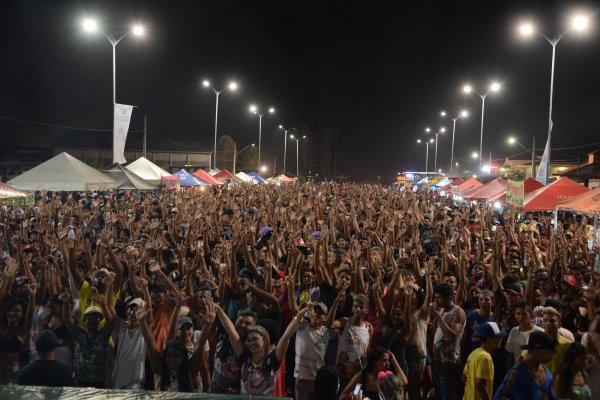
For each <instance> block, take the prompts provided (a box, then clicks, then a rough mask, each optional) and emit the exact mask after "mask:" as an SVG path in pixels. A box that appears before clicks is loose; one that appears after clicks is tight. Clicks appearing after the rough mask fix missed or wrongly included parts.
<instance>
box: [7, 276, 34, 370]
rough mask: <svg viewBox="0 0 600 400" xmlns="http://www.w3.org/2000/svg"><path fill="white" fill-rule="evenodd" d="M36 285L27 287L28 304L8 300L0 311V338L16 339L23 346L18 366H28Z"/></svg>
mask: <svg viewBox="0 0 600 400" xmlns="http://www.w3.org/2000/svg"><path fill="white" fill-rule="evenodd" d="M35 293H36V285H33V284H32V285H30V286H29V294H30V295H29V304H27V303H26V302H25V301H24V300H21V299H11V300H9V301H8V302H7V303H6V304H5V306H4V308H3V309H2V317H1V319H0V336H1V337H2V338H4V339H10V338H16V339H18V340H19V342H21V344H22V345H23V346H22V348H21V351H20V352H19V366H20V367H21V368H23V367H25V366H26V365H27V364H29V361H30V357H31V351H30V346H29V339H30V337H31V325H32V323H33V311H34V308H35Z"/></svg>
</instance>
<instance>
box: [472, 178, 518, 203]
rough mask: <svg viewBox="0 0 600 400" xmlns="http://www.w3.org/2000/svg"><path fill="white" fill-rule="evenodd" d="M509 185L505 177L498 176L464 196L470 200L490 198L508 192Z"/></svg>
mask: <svg viewBox="0 0 600 400" xmlns="http://www.w3.org/2000/svg"><path fill="white" fill-rule="evenodd" d="M507 185H508V184H507V183H506V180H504V178H496V179H494V180H493V181H490V182H488V183H486V184H485V185H483V186H482V187H480V188H478V189H475V190H473V191H471V192H469V193H467V194H465V195H464V196H463V197H464V198H465V199H469V200H488V199H489V198H490V197H496V196H498V195H499V194H500V193H506V188H507Z"/></svg>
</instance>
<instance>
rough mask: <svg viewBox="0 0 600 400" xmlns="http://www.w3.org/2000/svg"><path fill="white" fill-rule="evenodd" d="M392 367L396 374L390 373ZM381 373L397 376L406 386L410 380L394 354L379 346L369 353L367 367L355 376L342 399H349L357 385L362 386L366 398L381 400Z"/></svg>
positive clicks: (341, 395)
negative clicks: (378, 399) (379, 399)
mask: <svg viewBox="0 0 600 400" xmlns="http://www.w3.org/2000/svg"><path fill="white" fill-rule="evenodd" d="M390 367H392V369H393V370H394V372H392V371H390ZM380 373H383V374H384V376H385V375H389V374H392V375H395V376H396V377H397V378H398V380H399V381H400V383H401V384H402V385H406V384H407V383H408V380H407V378H406V375H405V374H404V372H403V371H402V368H401V367H400V365H399V364H398V361H397V360H396V357H395V356H394V353H392V352H389V351H387V350H386V349H385V348H383V347H381V346H379V347H376V348H375V349H374V350H372V351H371V352H370V353H369V356H368V357H367V365H366V366H365V368H363V370H362V371H360V372H359V373H357V374H356V375H354V377H353V378H352V380H351V381H350V383H349V384H348V385H347V386H346V388H345V389H344V390H343V391H342V393H340V399H348V398H350V395H351V394H352V391H353V390H354V388H355V387H356V385H357V384H359V383H360V384H361V390H362V394H363V396H364V397H368V398H370V399H377V398H379V378H380Z"/></svg>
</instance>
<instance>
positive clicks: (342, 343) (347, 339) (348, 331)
mask: <svg viewBox="0 0 600 400" xmlns="http://www.w3.org/2000/svg"><path fill="white" fill-rule="evenodd" d="M365 325H366V324H365ZM368 347H369V328H367V327H366V326H365V327H360V326H356V325H354V324H353V323H352V319H348V321H347V322H346V326H345V327H344V330H343V331H342V333H341V335H340V338H339V341H338V353H337V361H338V362H340V358H344V359H346V360H344V361H349V362H351V363H353V364H354V365H355V370H356V369H357V368H358V370H361V369H362V368H363V367H364V365H363V364H362V361H363V360H362V358H363V357H364V356H365V355H366V352H367V348H368Z"/></svg>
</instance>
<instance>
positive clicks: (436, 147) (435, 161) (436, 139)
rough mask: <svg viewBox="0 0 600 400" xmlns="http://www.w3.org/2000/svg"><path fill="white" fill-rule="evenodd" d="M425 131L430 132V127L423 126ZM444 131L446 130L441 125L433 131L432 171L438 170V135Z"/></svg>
mask: <svg viewBox="0 0 600 400" xmlns="http://www.w3.org/2000/svg"><path fill="white" fill-rule="evenodd" d="M425 132H427V133H430V132H431V129H429V128H425ZM444 132H446V128H444V127H441V128H440V130H439V131H437V132H433V134H434V135H435V159H434V166H433V169H434V171H437V170H438V169H437V153H438V152H437V149H438V136H439V134H440V133H444Z"/></svg>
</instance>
